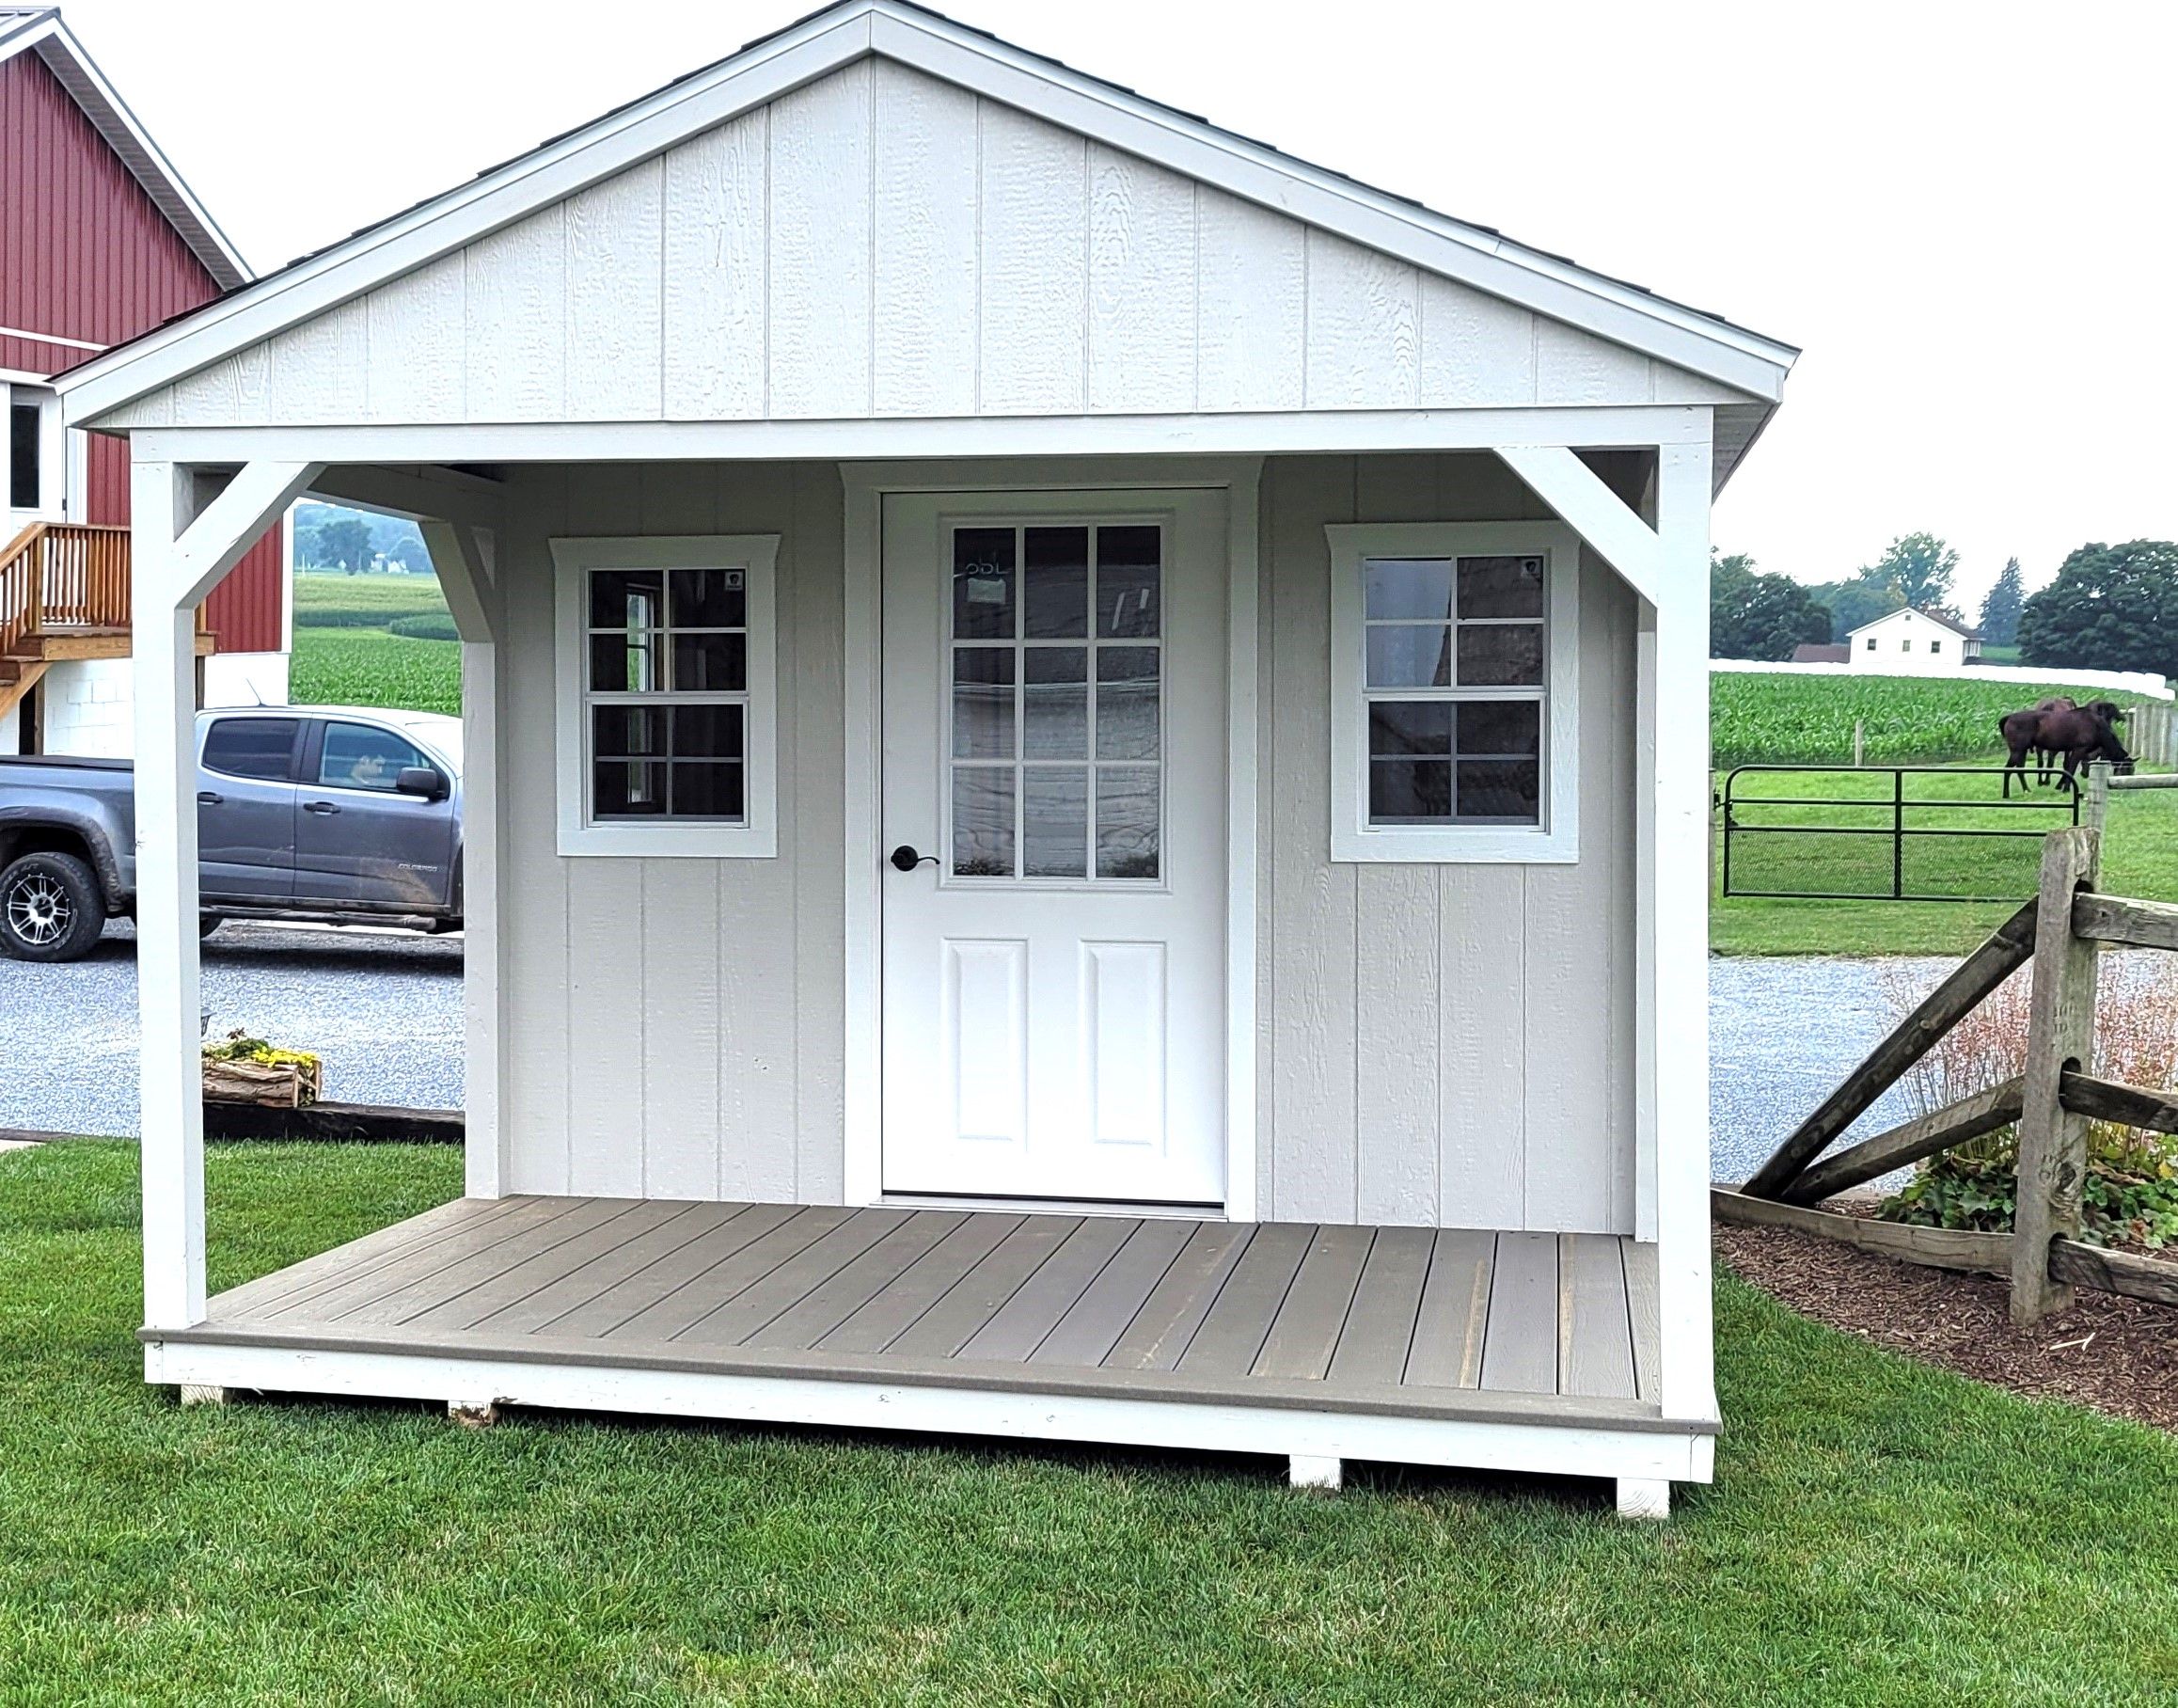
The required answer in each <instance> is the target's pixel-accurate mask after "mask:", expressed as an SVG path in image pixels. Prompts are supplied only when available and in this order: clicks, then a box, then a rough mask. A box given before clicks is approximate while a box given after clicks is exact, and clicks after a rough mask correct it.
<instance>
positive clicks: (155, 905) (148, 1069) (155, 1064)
mask: <svg viewBox="0 0 2178 1708" xmlns="http://www.w3.org/2000/svg"><path fill="white" fill-rule="evenodd" d="M315 472H316V468H315V466H314V465H308V464H297V463H279V464H265V463H254V464H251V465H249V466H248V467H245V468H244V469H243V471H242V472H241V473H240V474H238V475H237V476H236V477H235V478H234V480H233V481H232V482H230V483H229V485H228V487H227V489H226V490H225V491H224V492H222V493H221V494H220V495H219V497H218V498H214V499H213V501H212V502H211V503H210V504H209V505H207V506H206V507H205V508H204V510H203V513H202V514H200V515H197V516H196V518H195V520H194V521H192V520H191V513H192V511H193V510H194V508H195V499H196V480H197V476H196V471H194V470H193V469H191V468H189V467H186V466H184V465H181V464H175V463H168V462H158V461H144V462H139V463H136V464H135V465H134V469H133V472H132V475H131V479H130V505H131V512H130V514H131V515H132V517H133V522H132V535H133V537H132V540H131V554H130V575H131V579H132V588H131V597H132V600H133V611H134V657H135V696H136V768H135V802H136V873H135V883H136V1002H137V1011H138V1017H139V1021H140V1025H141V1028H142V1068H141V1077H140V1081H139V1086H140V1091H139V1095H140V1098H141V1100H142V1115H141V1118H140V1123H139V1127H140V1131H141V1133H142V1148H143V1157H142V1168H143V1194H144V1208H143V1216H144V1322H145V1326H147V1327H149V1328H185V1327H187V1326H189V1325H190V1324H192V1323H195V1322H200V1321H203V1318H204V1093H203V1072H202V1068H201V1067H200V1065H199V1062H198V1056H197V1051H198V1035H199V1032H200V1029H201V1025H202V1021H201V1019H200V1014H201V1009H200V1005H199V994H198V981H197V802H196V793H197V739H196V737H197V618H196V609H197V603H198V602H199V601H200V600H201V599H202V598H203V597H204V595H205V594H206V593H209V592H210V591H211V590H212V589H213V587H214V586H216V585H217V584H218V581H219V578H220V577H222V576H224V575H225V574H226V573H227V572H228V571H229V569H231V568H232V567H233V566H234V564H235V562H236V561H238V560H239V559H240V558H241V556H242V554H243V552H244V551H245V549H247V547H248V546H249V545H250V543H251V542H252V541H253V540H255V539H256V538H257V536H258V534H259V533H260V532H261V531H262V530H264V528H265V527H266V526H267V525H268V524H270V523H271V522H273V521H275V520H276V519H277V518H278V516H279V514H280V513H281V512H283V511H284V510H286V508H287V507H288V505H289V503H290V502H291V501H292V499H293V498H295V497H296V496H297V495H299V494H300V493H301V492H302V490H303V488H304V487H306V486H307V485H308V483H309V478H310V476H311V475H312V474H314V473H315Z"/></svg>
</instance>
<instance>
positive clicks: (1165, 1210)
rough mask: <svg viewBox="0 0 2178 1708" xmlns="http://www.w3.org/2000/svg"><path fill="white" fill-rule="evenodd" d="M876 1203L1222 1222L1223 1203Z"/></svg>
mask: <svg viewBox="0 0 2178 1708" xmlns="http://www.w3.org/2000/svg"><path fill="white" fill-rule="evenodd" d="M876 1201H877V1203H878V1204H880V1205H894V1206H897V1207H899V1208H900V1209H903V1210H992V1211H1008V1210H1010V1211H1014V1212H1017V1213H1018V1214H1022V1215H1038V1216H1138V1217H1141V1218H1143V1219H1144V1220H1148V1219H1151V1218H1161V1219H1165V1220H1175V1221H1185V1222H1223V1221H1224V1220H1225V1219H1226V1218H1225V1207H1224V1206H1223V1204H1209V1203H1203V1204H1192V1203H1160V1202H1157V1201H1155V1200H1143V1201H1140V1202H1137V1201H1134V1200H1131V1199H1123V1198H1038V1197H1022V1196H1018V1195H1004V1194H997V1193H987V1194H986V1193H971V1192H954V1193H939V1192H886V1193H880V1194H878V1195H877V1200H876Z"/></svg>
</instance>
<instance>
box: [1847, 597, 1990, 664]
mask: <svg viewBox="0 0 2178 1708" xmlns="http://www.w3.org/2000/svg"><path fill="white" fill-rule="evenodd" d="M1846 644H1847V645H1848V647H1849V648H1850V649H1851V655H1850V656H1851V662H1852V665H1853V668H1854V670H1856V671H1872V672H1874V673H1875V674H1877V675H1879V676H1945V675H1949V674H1951V673H1953V672H1957V671H1962V670H1965V669H1966V668H1967V667H1968V666H1969V665H1976V664H1979V663H1981V632H1980V631H1979V630H1978V629H1971V628H1968V627H1966V626H1965V625H1964V624H1960V623H1956V622H1954V621H1952V619H1950V618H1949V617H1947V616H1945V615H1944V614H1943V613H1942V612H1941V611H1933V610H1922V609H1918V608H1916V607H1913V606H1906V607H1903V608H1902V609H1898V610H1894V611H1892V612H1890V613H1889V614H1888V615H1887V616H1882V617H1878V618H1877V619H1876V620H1875V621H1874V622H1873V623H1864V624H1862V625H1860V626H1859V627H1858V628H1856V629H1854V631H1853V632H1852V634H1851V635H1849V636H1848V637H1847V638H1846Z"/></svg>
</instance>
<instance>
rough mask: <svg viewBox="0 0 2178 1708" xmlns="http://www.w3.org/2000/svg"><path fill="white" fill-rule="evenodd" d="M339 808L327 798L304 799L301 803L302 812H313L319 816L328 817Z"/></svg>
mask: <svg viewBox="0 0 2178 1708" xmlns="http://www.w3.org/2000/svg"><path fill="white" fill-rule="evenodd" d="M339 810H340V809H339V807H337V806H335V805H334V804H333V803H332V802H331V801H329V800H306V801H305V802H304V803H303V811H304V812H306V813H315V814H317V815H318V816H319V817H320V818H330V817H332V815H333V814H336V813H338V812H339Z"/></svg>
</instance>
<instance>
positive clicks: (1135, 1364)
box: [1104, 1222, 1255, 1370]
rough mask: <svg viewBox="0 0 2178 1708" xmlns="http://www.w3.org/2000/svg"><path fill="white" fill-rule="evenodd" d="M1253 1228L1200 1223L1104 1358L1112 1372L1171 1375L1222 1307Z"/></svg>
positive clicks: (1229, 1223) (1240, 1223) (1243, 1224)
mask: <svg viewBox="0 0 2178 1708" xmlns="http://www.w3.org/2000/svg"><path fill="white" fill-rule="evenodd" d="M1254 1237H1255V1223H1253V1222H1200V1223H1197V1224H1196V1225H1195V1229H1194V1232H1193V1233H1192V1234H1190V1235H1189V1236H1188V1242H1187V1244H1186V1245H1184V1246H1183V1247H1181V1249H1180V1255H1179V1256H1178V1257H1175V1258H1174V1259H1173V1263H1172V1267H1171V1268H1170V1269H1168V1270H1166V1271H1165V1273H1164V1275H1163V1277H1162V1279H1160V1281H1159V1282H1158V1284H1157V1285H1156V1286H1155V1287H1153V1288H1151V1289H1150V1290H1149V1297H1148V1298H1147V1299H1146V1300H1144V1302H1143V1306H1142V1308H1141V1309H1140V1310H1138V1311H1136V1312H1135V1313H1134V1321H1131V1322H1129V1323H1128V1325H1127V1327H1126V1328H1125V1329H1124V1330H1122V1331H1121V1333H1120V1336H1119V1338H1118V1339H1117V1340H1116V1341H1115V1342H1113V1347H1112V1350H1111V1351H1110V1352H1107V1353H1105V1355H1104V1368H1106V1369H1109V1370H1169V1369H1172V1368H1175V1367H1176V1366H1177V1365H1178V1363H1179V1360H1180V1354H1181V1353H1182V1352H1186V1351H1187V1349H1188V1342H1189V1341H1190V1340H1192V1339H1193V1338H1194V1334H1195V1330H1196V1329H1198V1328H1200V1327H1201V1326H1202V1324H1203V1319H1204V1318H1205V1317H1207V1316H1208V1315H1209V1311H1210V1306H1211V1305H1215V1304H1216V1303H1217V1302H1218V1292H1219V1289H1222V1288H1223V1286H1224V1284H1225V1278H1226V1276H1227V1275H1229V1274H1231V1273H1232V1271H1233V1266H1234V1265H1235V1264H1237V1263H1238V1262H1239V1260H1240V1254H1241V1253H1242V1252H1244V1251H1246V1250H1247V1249H1248V1241H1250V1240H1251V1239H1253V1238H1254Z"/></svg>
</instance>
